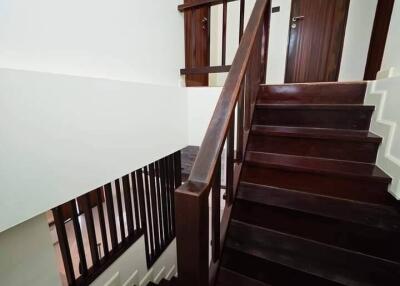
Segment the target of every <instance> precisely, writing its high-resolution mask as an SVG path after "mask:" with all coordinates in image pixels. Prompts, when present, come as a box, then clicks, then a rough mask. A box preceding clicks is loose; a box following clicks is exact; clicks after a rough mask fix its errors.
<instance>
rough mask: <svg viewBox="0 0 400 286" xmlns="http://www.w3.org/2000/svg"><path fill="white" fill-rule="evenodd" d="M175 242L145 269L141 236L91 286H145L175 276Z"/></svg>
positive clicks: (142, 238) (144, 255)
mask: <svg viewBox="0 0 400 286" xmlns="http://www.w3.org/2000/svg"><path fill="white" fill-rule="evenodd" d="M176 263H177V261H176V241H175V240H174V241H172V242H171V244H170V245H169V246H168V248H167V249H166V250H165V251H164V253H163V254H162V255H161V256H160V258H158V259H157V261H156V262H155V263H154V265H153V266H152V267H151V268H150V269H147V266H146V254H145V247H144V237H143V236H142V237H141V238H140V239H139V240H138V241H137V242H135V244H134V245H132V246H131V247H130V248H129V249H128V250H127V251H126V252H125V253H124V254H123V255H122V256H121V257H119V258H118V259H117V260H116V261H115V262H114V263H113V264H112V265H111V266H110V267H109V268H107V270H106V271H104V272H103V273H102V274H101V275H100V276H99V277H98V278H97V279H96V280H95V281H94V282H93V283H91V284H90V285H91V286H133V285H138V286H146V285H147V284H148V283H149V282H155V283H159V282H160V281H161V280H162V279H164V278H165V279H167V280H169V279H171V278H172V277H173V276H176V275H177V266H176Z"/></svg>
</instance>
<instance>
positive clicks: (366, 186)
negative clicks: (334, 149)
mask: <svg viewBox="0 0 400 286" xmlns="http://www.w3.org/2000/svg"><path fill="white" fill-rule="evenodd" d="M242 180H243V181H246V182H249V183H254V184H259V185H269V186H273V187H280V188H285V189H293V190H299V191H306V192H312V193H317V194H323V195H329V196H334V197H339V198H346V199H352V200H361V201H365V202H370V203H377V204H388V197H387V188H388V185H389V183H390V182H391V178H390V177H388V176H387V175H386V174H385V173H384V172H383V171H382V170H380V169H379V168H378V167H376V166H375V165H373V164H365V163H356V162H350V161H338V160H329V159H321V158H312V157H301V156H293V155H283V154H271V153H262V152H248V153H247V155H246V161H245V165H244V168H243V171H242Z"/></svg>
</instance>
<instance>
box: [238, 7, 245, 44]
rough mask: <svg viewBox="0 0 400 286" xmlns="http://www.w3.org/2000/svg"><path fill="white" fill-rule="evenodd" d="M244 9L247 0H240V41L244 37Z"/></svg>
mask: <svg viewBox="0 0 400 286" xmlns="http://www.w3.org/2000/svg"><path fill="white" fill-rule="evenodd" d="M244 9H245V0H240V12H239V13H240V16H239V17H240V19H239V43H240V41H241V40H242V37H243V30H244Z"/></svg>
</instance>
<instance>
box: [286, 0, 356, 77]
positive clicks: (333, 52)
mask: <svg viewBox="0 0 400 286" xmlns="http://www.w3.org/2000/svg"><path fill="white" fill-rule="evenodd" d="M348 10H349V0H293V1H292V11H291V17H290V26H289V45H288V53H287V62H286V75H285V82H286V83H294V82H325V81H337V79H338V76H339V70H340V61H341V57H342V48H343V41H344V34H345V29H346V22H347V13H348Z"/></svg>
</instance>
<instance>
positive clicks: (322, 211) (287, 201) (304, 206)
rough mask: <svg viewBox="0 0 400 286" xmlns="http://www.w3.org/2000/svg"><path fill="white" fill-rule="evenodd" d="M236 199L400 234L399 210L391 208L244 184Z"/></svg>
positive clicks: (241, 184)
mask: <svg viewBox="0 0 400 286" xmlns="http://www.w3.org/2000/svg"><path fill="white" fill-rule="evenodd" d="M388 196H390V195H389V194H388ZM237 199H239V200H246V201H250V202H254V203H258V204H264V205H269V206H276V207H282V208H287V209H291V210H296V211H301V212H305V213H310V214H315V215H320V216H325V217H330V218H335V219H341V220H345V221H350V222H355V223H359V224H364V225H368V226H374V227H377V228H381V229H386V230H390V231H400V211H399V209H398V208H396V207H395V206H394V205H393V206H383V205H376V204H372V203H366V202H360V201H354V200H348V199H342V198H336V197H331V196H324V195H320V194H314V193H309V192H303V191H298V190H289V189H284V188H277V187H272V186H264V185H258V184H253V183H248V182H243V181H242V182H241V183H240V186H239V191H238V194H237ZM394 203H395V202H394V199H393V204H394Z"/></svg>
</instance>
